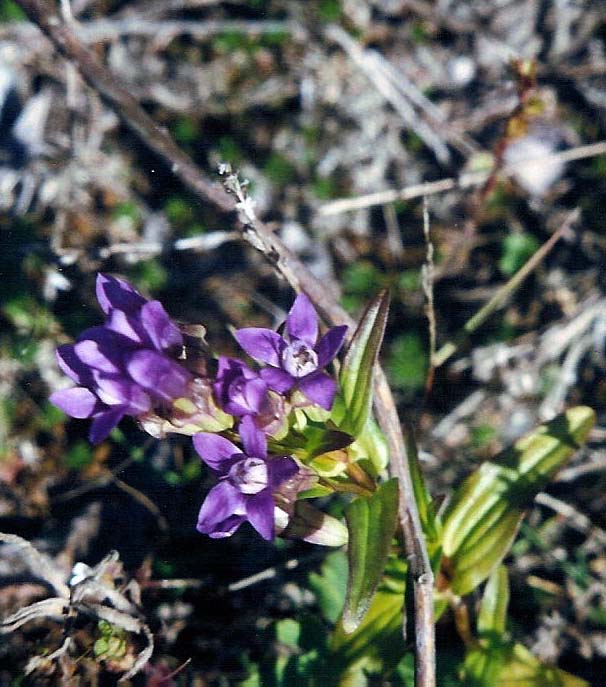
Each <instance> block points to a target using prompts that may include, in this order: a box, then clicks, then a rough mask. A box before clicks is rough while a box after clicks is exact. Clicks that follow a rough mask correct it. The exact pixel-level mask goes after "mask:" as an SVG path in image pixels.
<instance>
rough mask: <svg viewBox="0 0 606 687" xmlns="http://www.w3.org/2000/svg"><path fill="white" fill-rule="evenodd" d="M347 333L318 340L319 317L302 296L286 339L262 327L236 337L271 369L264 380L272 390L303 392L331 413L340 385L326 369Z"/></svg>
mask: <svg viewBox="0 0 606 687" xmlns="http://www.w3.org/2000/svg"><path fill="white" fill-rule="evenodd" d="M346 332H347V327H346V326H340V327H332V328H331V329H329V330H328V332H327V333H326V334H325V335H324V336H323V337H322V338H321V339H319V340H318V315H317V313H316V311H315V309H314V307H313V305H312V304H311V301H310V300H309V298H307V296H306V295H305V294H303V293H302V294H299V295H298V296H297V298H296V299H295V302H294V303H293V306H292V308H291V309H290V312H289V313H288V317H287V318H286V327H285V334H284V336H280V334H278V333H277V332H274V331H273V330H271V329H264V328H261V327H247V328H245V329H239V330H237V331H236V334H235V336H236V339H237V340H238V343H239V344H240V346H242V348H243V349H244V350H245V351H246V352H247V353H248V355H250V356H251V358H254V360H256V361H257V362H260V363H265V364H266V365H268V367H266V368H264V369H263V370H261V372H260V376H261V378H262V379H263V380H264V381H265V382H266V383H267V385H268V386H269V387H270V389H274V390H275V391H277V392H278V393H286V392H287V391H290V390H291V389H294V388H296V389H299V390H300V391H301V392H302V393H303V394H304V395H305V396H306V397H307V398H308V399H309V400H310V401H312V403H317V404H318V405H319V406H321V407H322V408H325V409H326V410H330V408H331V407H332V404H333V401H334V398H335V393H336V391H337V384H336V382H335V381H334V379H332V378H331V377H329V376H328V375H327V374H326V373H325V372H323V371H322V368H324V367H326V365H328V363H330V362H331V360H332V359H333V358H334V357H335V356H336V354H337V353H338V352H339V349H340V348H341V346H342V345H343V341H344V339H345V333H346Z"/></svg>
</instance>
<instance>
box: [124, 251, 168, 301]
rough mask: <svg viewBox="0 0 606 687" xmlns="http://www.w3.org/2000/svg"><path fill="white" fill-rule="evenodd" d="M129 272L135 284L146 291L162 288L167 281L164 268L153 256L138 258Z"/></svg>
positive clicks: (166, 273)
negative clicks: (147, 258) (145, 258)
mask: <svg viewBox="0 0 606 687" xmlns="http://www.w3.org/2000/svg"><path fill="white" fill-rule="evenodd" d="M131 274H132V281H133V282H134V283H135V284H136V286H137V287H138V288H140V289H142V290H143V291H144V292H145V291H147V292H148V293H149V292H153V291H158V290H160V289H162V288H164V287H165V286H166V284H167V282H168V272H167V271H166V268H165V267H164V266H163V265H162V263H161V262H160V261H159V260H157V259H155V258H152V259H151V260H140V261H139V262H137V264H136V265H133V268H132V272H131Z"/></svg>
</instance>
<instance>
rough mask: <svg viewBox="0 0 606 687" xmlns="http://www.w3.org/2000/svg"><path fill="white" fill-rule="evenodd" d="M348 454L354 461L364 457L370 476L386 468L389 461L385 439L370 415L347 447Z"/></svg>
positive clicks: (376, 474) (379, 473)
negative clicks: (367, 463)
mask: <svg viewBox="0 0 606 687" xmlns="http://www.w3.org/2000/svg"><path fill="white" fill-rule="evenodd" d="M348 454H349V456H350V458H351V459H352V460H354V461H357V460H362V459H364V458H366V459H367V460H368V461H369V462H370V466H371V473H370V474H371V476H372V477H378V476H379V475H381V474H382V473H383V472H384V471H385V469H386V468H387V465H388V463H389V450H388V448H387V441H386V440H385V436H384V435H383V432H382V431H381V429H380V428H379V425H378V424H377V423H376V422H375V420H374V419H373V418H372V417H369V418H368V419H367V420H366V424H365V425H364V429H363V430H362V431H361V432H360V434H359V435H358V437H357V438H356V440H355V441H354V443H353V444H352V445H351V446H350V447H349V449H348Z"/></svg>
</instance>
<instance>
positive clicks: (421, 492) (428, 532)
mask: <svg viewBox="0 0 606 687" xmlns="http://www.w3.org/2000/svg"><path fill="white" fill-rule="evenodd" d="M404 440H405V442H406V454H407V456H408V466H409V470H410V478H411V480H412V488H413V492H414V495H415V501H416V502H417V508H418V509H419V519H420V520H421V527H422V528H423V532H424V534H425V536H426V537H427V538H428V539H430V540H432V541H435V540H436V539H437V537H438V523H437V519H436V514H435V510H434V507H433V504H432V500H431V496H430V494H429V492H428V491H427V487H426V485H425V480H424V479H423V473H422V472H421V466H420V464H419V451H418V447H417V442H416V439H415V435H414V432H413V430H412V427H408V428H407V429H406V432H405V436H404Z"/></svg>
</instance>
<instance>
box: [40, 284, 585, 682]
mask: <svg viewBox="0 0 606 687" xmlns="http://www.w3.org/2000/svg"><path fill="white" fill-rule="evenodd" d="M97 299H98V301H99V305H100V306H101V309H102V310H103V312H104V314H105V318H106V319H105V322H104V323H103V324H102V325H100V326H97V327H92V328H91V329H87V330H86V331H85V332H83V333H82V334H81V335H80V336H79V337H78V339H77V340H76V342H75V343H73V344H65V345H62V346H60V347H59V349H58V351H57V360H58V363H59V365H60V367H61V369H62V370H63V371H64V372H65V373H66V375H67V376H68V377H69V378H70V379H71V380H72V381H73V382H75V384H76V386H72V387H71V388H67V389H61V390H58V391H56V392H55V393H53V394H52V396H51V400H52V402H53V403H54V404H55V405H57V406H58V407H59V408H61V409H62V410H64V411H65V412H66V413H67V414H68V415H71V416H72V417H75V418H90V419H92V424H91V429H90V439H91V441H92V442H94V443H98V442H100V441H102V440H103V439H105V438H106V437H107V436H108V434H109V433H110V432H111V430H112V429H113V428H114V427H115V426H116V425H117V423H118V422H119V421H120V420H121V419H122V418H124V417H125V416H131V417H133V418H135V419H136V420H137V421H138V422H139V424H140V425H141V427H142V428H143V429H144V430H145V431H147V432H149V433H150V434H152V435H153V436H154V437H157V438H161V437H163V436H164V435H165V434H166V433H169V432H178V433H181V434H186V435H190V436H192V441H193V447H194V449H195V451H196V452H197V453H198V455H199V456H200V458H201V460H202V461H203V462H204V463H205V465H206V466H207V467H208V468H209V469H210V471H211V472H212V474H213V475H214V476H215V478H216V484H215V485H214V486H213V487H212V488H211V489H210V491H209V492H208V494H207V495H206V497H205V499H204V501H203V503H202V506H201V508H200V512H199V516H198V522H197V529H198V531H199V532H200V533H202V534H205V535H208V536H209V537H211V538H213V539H220V538H225V537H230V536H231V535H233V534H234V533H235V532H236V531H237V530H238V529H239V528H240V527H241V526H242V525H243V524H244V523H249V524H250V525H251V526H252V528H253V529H254V530H256V532H257V533H258V534H259V535H260V536H261V537H262V538H263V539H265V540H272V539H274V538H275V537H276V536H282V537H291V538H299V539H304V540H307V541H309V542H312V543H317V544H323V545H329V546H337V547H339V546H341V545H343V544H345V543H347V585H346V588H345V587H343V589H342V592H341V593H336V595H335V594H331V595H329V596H326V595H325V589H326V588H327V587H328V586H331V585H333V583H334V580H335V579H340V578H339V575H340V573H338V572H335V570H334V569H331V565H334V561H336V560H341V559H335V558H333V559H327V561H326V563H325V565H324V566H323V569H322V574H321V575H320V576H317V579H316V582H317V583H318V584H319V585H320V587H319V590H318V591H319V604H320V606H321V609H322V611H323V612H324V614H325V617H326V619H327V620H328V621H330V622H335V621H337V619H338V623H337V625H336V628H335V630H334V633H333V636H332V638H331V639H330V640H328V638H324V639H322V633H323V632H325V630H324V629H321V630H319V629H318V628H316V630H317V634H318V636H319V640H318V641H319V644H318V647H316V648H314V649H313V651H312V652H310V651H308V648H307V647H304V646H303V645H301V646H297V650H298V652H299V656H300V669H301V670H302V671H303V672H304V677H305V679H304V681H303V682H302V684H305V685H310V686H313V685H320V684H322V685H323V684H325V679H326V675H331V676H332V677H331V679H333V682H332V683H331V684H334V685H340V684H350V683H351V684H358V683H359V684H366V683H365V682H363V681H362V682H360V680H361V676H362V674H363V673H365V671H366V663H364V661H362V660H361V658H360V654H359V647H376V652H375V653H376V655H375V656H374V659H373V663H372V664H369V665H370V666H371V669H372V670H373V671H375V672H379V673H380V674H381V675H383V676H386V675H388V674H389V673H390V672H391V671H393V670H394V668H395V666H396V665H397V663H398V661H399V660H400V659H401V657H402V653H403V645H402V643H401V641H400V636H399V633H400V630H399V626H400V625H401V623H402V622H403V617H404V615H405V614H404V599H405V595H404V590H405V588H406V585H407V584H410V583H411V581H412V584H413V587H414V589H415V594H418V589H419V586H420V585H421V584H425V585H426V584H427V582H429V583H430V584H431V585H432V587H433V579H434V578H435V580H436V588H435V590H434V592H435V594H434V602H433V603H432V607H433V608H434V610H435V614H436V616H438V617H439V616H440V615H441V614H442V613H444V612H445V611H446V610H447V608H448V607H449V606H451V607H452V608H453V609H454V612H455V620H456V622H457V626H458V628H459V630H460V634H461V637H462V638H463V640H464V641H465V643H466V647H467V649H466V651H467V653H466V658H465V663H464V666H463V674H464V675H465V677H466V678H468V679H469V680H470V681H471V682H470V684H478V685H486V686H487V685H488V684H489V683H488V682H487V681H486V679H485V677H486V675H493V674H502V673H503V671H504V670H505V667H507V669H508V670H510V671H512V672H513V673H516V671H519V670H521V669H522V668H523V669H524V670H526V671H530V672H529V673H528V674H529V675H531V678H529V681H527V682H524V683H523V684H524V685H529V686H535V687H540V686H541V685H552V684H553V685H555V684H567V685H568V684H570V685H572V684H575V685H577V684H579V685H580V684H582V683H578V682H571V681H570V680H571V679H572V680H574V679H576V678H572V677H571V676H569V675H568V674H567V673H563V672H562V671H555V672H554V673H553V675H554V680H555V681H552V682H541V681H537V680H541V679H542V677H541V676H542V675H543V674H544V673H543V671H544V667H543V666H542V664H541V663H540V662H539V661H538V660H537V659H535V658H534V657H532V656H531V655H530V654H529V653H528V652H527V651H526V650H525V649H524V647H522V646H521V645H519V644H515V643H513V642H511V641H510V640H509V638H508V636H507V635H506V633H505V624H504V615H503V614H504V612H505V608H506V602H504V601H503V600H504V599H505V600H506V599H507V597H508V594H509V591H508V581H507V575H506V571H505V569H504V568H503V567H502V566H501V565H500V564H501V561H502V560H503V558H504V557H505V555H506V554H507V552H508V551H509V549H510V547H511V544H512V542H513V539H514V536H515V533H516V531H517V528H518V526H519V524H520V521H521V519H522V517H523V516H524V509H525V507H526V506H527V505H528V504H529V503H530V502H531V500H532V498H533V497H534V495H535V494H536V493H538V491H539V490H541V489H542V488H543V487H544V485H545V484H546V483H547V481H548V480H549V479H550V477H551V476H552V475H553V474H554V473H555V471H556V470H557V469H558V468H559V467H560V466H561V465H562V464H563V463H564V462H565V461H566V460H567V458H568V457H569V456H570V455H571V453H572V452H573V450H574V447H575V446H577V445H578V444H579V443H581V442H582V441H583V440H584V439H585V437H586V436H587V433H588V432H589V430H590V428H591V426H592V423H593V421H594V413H593V411H592V410H591V409H589V408H584V407H578V408H572V409H570V410H569V411H568V412H566V413H565V414H564V415H562V416H560V417H558V418H555V419H554V420H553V421H552V422H550V423H548V424H546V425H544V426H543V427H540V428H539V429H538V430H536V431H535V432H533V433H531V434H529V435H528V436H527V437H524V438H523V439H521V440H520V441H518V443H517V444H516V445H515V446H514V447H512V448H511V449H509V450H508V451H505V452H504V453H503V454H502V455H500V456H497V457H496V458H494V459H493V460H492V461H488V462H486V463H484V464H483V465H482V466H481V467H480V468H479V469H478V470H477V471H476V472H474V473H472V475H470V476H469V477H468V479H467V480H465V481H464V482H463V484H462V485H461V486H460V487H459V489H458V490H457V491H456V492H455V494H454V495H453V497H452V498H451V500H450V502H449V503H448V505H447V506H446V508H444V509H442V510H441V511H438V510H437V509H436V507H435V505H434V502H433V501H432V499H431V497H430V495H429V492H428V490H427V488H426V486H425V483H424V480H423V477H422V474H421V470H420V466H419V463H418V460H417V457H416V447H415V444H414V439H413V438H412V437H410V436H409V437H408V446H407V449H408V454H409V455H408V459H409V466H408V472H405V473H404V474H408V475H409V479H410V480H411V483H412V484H411V485H410V489H411V493H412V494H413V500H414V505H415V509H416V510H410V509H409V510H406V513H410V512H415V513H417V515H416V516H415V517H418V519H419V522H418V528H419V531H420V532H421V535H420V536H421V537H422V538H423V542H422V544H421V545H420V546H421V547H425V548H424V550H425V551H426V554H425V555H426V556H427V557H428V561H427V563H426V567H425V568H423V567H422V566H420V565H419V562H418V557H419V556H422V555H423V549H422V548H421V549H420V551H421V553H418V552H417V553H414V555H410V554H409V552H408V550H407V549H406V548H405V544H406V536H407V535H406V527H407V526H408V525H409V523H407V521H406V518H401V519H399V518H398V509H399V504H400V497H401V494H402V493H404V492H403V491H402V492H401V485H402V479H403V478H401V477H398V478H393V479H386V477H387V476H386V474H385V473H386V468H387V465H388V451H387V444H386V440H385V437H384V436H383V434H382V432H381V431H380V430H379V428H378V426H377V424H376V423H375V421H374V419H373V414H372V399H373V381H374V368H375V362H376V360H377V356H378V353H379V349H380V346H381V342H382V338H383V333H384V329H385V324H386V321H387V310H388V298H387V295H386V294H385V293H382V294H379V295H378V296H377V297H376V298H375V299H374V301H372V302H371V303H370V304H369V306H368V308H367V310H366V312H365V313H364V315H363V316H362V318H361V320H360V322H359V324H358V327H357V328H356V330H355V332H353V333H352V335H351V338H350V341H349V344H348V346H347V350H346V352H345V355H344V356H343V357H342V359H341V360H340V361H339V363H338V364H337V362H336V357H337V355H338V354H339V353H340V352H341V350H342V348H343V345H344V342H345V337H346V335H347V327H346V326H344V325H337V326H333V327H329V328H328V329H327V330H326V331H324V333H321V327H320V321H319V317H318V314H317V312H316V310H315V308H314V306H313V304H312V303H311V301H310V299H309V298H308V297H307V296H306V295H305V294H299V295H298V296H297V297H296V299H295V301H294V303H293V305H292V307H291V309H290V311H289V312H288V315H287V317H286V320H285V322H284V325H283V327H282V328H279V329H278V331H274V330H271V329H266V328H261V327H246V328H243V329H239V330H237V331H236V332H235V338H236V340H237V342H238V343H239V344H240V346H241V347H242V349H243V350H244V352H245V353H247V354H248V356H250V358H251V359H252V363H250V364H249V363H247V362H245V361H243V360H240V359H237V358H233V357H226V356H224V355H219V356H217V357H215V356H214V355H213V354H211V353H210V352H209V351H208V350H207V349H204V352H202V353H201V349H200V347H199V346H197V347H196V346H194V345H193V344H194V342H195V339H196V337H195V336H194V335H192V333H191V328H187V327H181V326H179V325H177V324H176V323H175V322H173V321H172V320H171V319H170V317H169V316H168V314H167V313H166V311H165V309H164V308H163V306H162V305H161V304H160V303H159V302H158V301H153V300H152V301H150V300H147V299H146V298H144V297H143V296H142V295H141V294H140V293H138V292H137V291H136V290H135V289H134V288H133V287H132V286H131V285H130V284H128V283H127V282H125V281H123V280H121V279H118V278H116V277H112V276H109V275H104V274H100V275H99V276H98V278H97ZM333 363H334V365H333ZM395 472H396V473H397V472H398V468H396V470H395ZM335 493H341V494H345V495H347V498H348V499H349V500H348V502H347V503H346V505H345V507H344V519H345V523H343V522H342V521H341V520H338V519H336V518H334V517H332V516H329V515H327V514H326V513H324V512H322V510H319V509H318V508H316V506H315V504H312V503H310V500H313V499H314V497H320V496H324V497H325V496H328V495H331V494H335ZM400 505H401V504H400ZM394 553H395V554H396V555H393V554H394ZM419 570H424V572H422V573H420V572H419ZM484 583H486V584H485V589H484V597H483V600H482V603H481V608H480V614H479V617H478V624H477V638H476V637H474V636H473V633H472V629H471V625H470V621H469V618H468V612H467V608H466V606H464V605H463V604H461V601H460V597H462V596H464V595H467V594H469V593H471V592H473V591H474V590H476V589H477V588H478V587H479V586H480V585H482V584H484ZM323 590H324V591H323ZM335 596H336V600H335ZM335 604H336V605H335ZM419 607H420V606H419V604H418V601H415V607H414V608H415V609H418V608H419ZM426 610H427V609H426ZM486 627H488V628H489V629H490V628H492V629H490V632H487V630H486ZM303 634H304V633H303V632H302V631H301V636H303ZM329 646H330V647H331V649H330V652H329V651H328V649H327V647H329ZM365 651H367V649H365ZM368 651H371V653H372V651H375V649H374V648H373V649H372V650H371V649H368ZM373 655H374V654H373ZM275 670H277V668H275ZM276 674H278V673H276ZM535 676H539V677H538V678H537V680H535ZM279 684H284V685H286V682H279ZM424 684H430V683H429V682H427V683H424ZM498 684H505V683H502V682H499V683H498Z"/></svg>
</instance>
